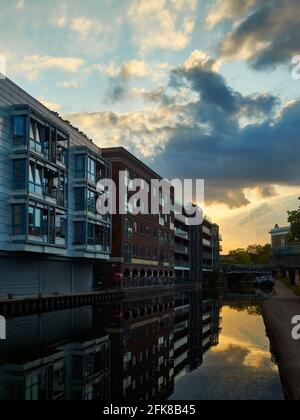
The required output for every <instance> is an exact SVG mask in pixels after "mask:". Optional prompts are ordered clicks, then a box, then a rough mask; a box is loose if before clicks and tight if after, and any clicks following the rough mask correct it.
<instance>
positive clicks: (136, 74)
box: [94, 59, 168, 102]
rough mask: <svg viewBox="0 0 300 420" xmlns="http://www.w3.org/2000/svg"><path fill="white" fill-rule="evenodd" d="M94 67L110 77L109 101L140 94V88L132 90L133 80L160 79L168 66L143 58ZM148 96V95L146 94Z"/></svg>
mask: <svg viewBox="0 0 300 420" xmlns="http://www.w3.org/2000/svg"><path fill="white" fill-rule="evenodd" d="M94 68H96V69H98V70H100V71H101V72H102V73H104V74H105V75H106V76H107V77H108V78H109V89H108V92H107V98H108V100H109V102H117V101H120V100H122V99H124V98H128V97H129V96H130V95H131V96H136V97H137V96H138V90H137V89H134V90H132V91H131V92H130V90H129V84H130V82H131V80H134V79H135V80H136V79H145V78H151V79H152V80H154V81H158V80H159V79H160V78H162V77H163V76H164V75H165V74H166V70H167V69H168V66H167V65H165V64H163V63H160V64H156V63H154V64H148V63H146V62H145V61H143V60H136V59H134V60H130V61H127V62H125V63H123V64H121V65H117V64H116V63H114V62H112V63H110V64H108V65H96V66H95V67H94ZM144 97H145V98H146V95H144Z"/></svg>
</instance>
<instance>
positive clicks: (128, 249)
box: [123, 244, 132, 261]
mask: <svg viewBox="0 0 300 420" xmlns="http://www.w3.org/2000/svg"><path fill="white" fill-rule="evenodd" d="M123 253H124V260H125V261H130V260H131V258H132V252H131V245H130V244H125V245H124V251H123Z"/></svg>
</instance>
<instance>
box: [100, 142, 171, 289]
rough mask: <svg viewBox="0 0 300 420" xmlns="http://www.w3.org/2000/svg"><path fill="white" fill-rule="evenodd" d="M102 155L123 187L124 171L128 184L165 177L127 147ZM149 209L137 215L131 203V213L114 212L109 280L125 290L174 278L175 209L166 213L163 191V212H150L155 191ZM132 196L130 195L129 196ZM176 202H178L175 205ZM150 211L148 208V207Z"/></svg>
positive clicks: (154, 284)
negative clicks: (136, 180) (121, 179)
mask: <svg viewBox="0 0 300 420" xmlns="http://www.w3.org/2000/svg"><path fill="white" fill-rule="evenodd" d="M102 154H103V157H104V158H105V159H107V160H108V161H109V162H110V163H111V165H112V179H113V181H114V182H115V184H116V186H117V191H118V190H119V187H120V173H121V172H123V173H125V183H126V187H128V186H129V185H130V183H132V181H133V180H134V179H141V180H143V181H145V184H144V186H142V188H144V189H145V188H146V185H151V180H152V179H161V177H160V176H159V175H157V174H156V173H155V172H154V171H152V170H151V169H150V168H149V167H148V166H146V165H145V164H144V163H142V162H141V161H140V160H139V159H137V158H136V157H135V156H133V155H132V154H131V153H129V152H128V151H127V150H125V149H124V148H122V147H120V148H111V149H102ZM146 195H148V201H149V209H148V213H149V214H144V213H147V211H143V212H141V213H143V214H138V215H134V214H133V212H132V208H130V206H128V208H127V214H125V215H124V214H120V212H119V208H120V203H119V200H117V214H116V215H113V218H112V222H113V230H112V236H113V243H112V258H111V260H110V272H109V273H110V274H108V275H107V279H108V281H111V282H112V285H113V286H115V285H116V284H119V285H120V287H123V288H125V289H132V288H134V289H136V288H141V287H152V286H161V285H171V284H173V281H174V229H175V224H174V210H173V211H172V212H171V215H163V214H162V207H163V203H164V202H163V200H164V197H163V194H162V193H161V192H160V193H159V195H160V197H159V201H160V205H159V207H160V214H157V215H152V214H150V213H151V212H150V211H149V210H150V203H151V194H150V191H148V192H147V193H146ZM129 197H130V195H129ZM172 205H174V204H172ZM144 210H147V209H144Z"/></svg>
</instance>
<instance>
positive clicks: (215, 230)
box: [212, 223, 223, 271]
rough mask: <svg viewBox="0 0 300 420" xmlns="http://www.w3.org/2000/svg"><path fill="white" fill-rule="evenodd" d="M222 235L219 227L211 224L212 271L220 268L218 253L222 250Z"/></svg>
mask: <svg viewBox="0 0 300 420" xmlns="http://www.w3.org/2000/svg"><path fill="white" fill-rule="evenodd" d="M222 241H223V238H222V235H221V234H220V227H219V226H218V225H217V224H216V223H214V224H213V226H212V247H213V269H214V271H219V270H220V264H221V260H220V255H221V252H222V250H223V249H222Z"/></svg>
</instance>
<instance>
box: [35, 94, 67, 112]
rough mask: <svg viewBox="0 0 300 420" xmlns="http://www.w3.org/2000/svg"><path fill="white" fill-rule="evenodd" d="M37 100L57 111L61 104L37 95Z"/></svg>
mask: <svg viewBox="0 0 300 420" xmlns="http://www.w3.org/2000/svg"><path fill="white" fill-rule="evenodd" d="M38 101H40V102H41V103H42V104H43V105H45V106H46V107H47V108H49V109H50V110H51V111H54V112H58V111H59V110H60V109H61V105H60V104H58V103H56V102H50V101H47V100H46V99H44V98H43V97H41V96H40V97H39V98H38Z"/></svg>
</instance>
